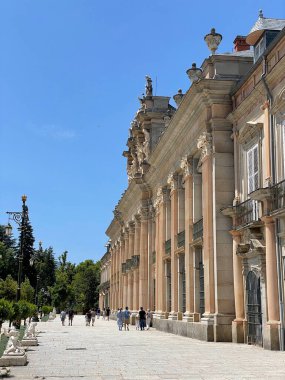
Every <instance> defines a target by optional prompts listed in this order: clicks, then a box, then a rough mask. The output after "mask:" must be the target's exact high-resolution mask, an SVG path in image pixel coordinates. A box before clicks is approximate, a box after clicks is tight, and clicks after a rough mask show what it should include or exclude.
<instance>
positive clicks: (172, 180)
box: [167, 173, 178, 320]
mask: <svg viewBox="0 0 285 380" xmlns="http://www.w3.org/2000/svg"><path fill="white" fill-rule="evenodd" d="M167 182H168V185H169V186H170V202H171V234H170V237H171V312H170V314H169V316H168V319H172V320H175V319H177V312H178V258H177V255H176V254H175V251H176V249H177V233H178V176H177V174H175V175H174V174H173V173H171V174H170V175H169V176H168V180H167Z"/></svg>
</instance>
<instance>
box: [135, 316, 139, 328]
mask: <svg viewBox="0 0 285 380" xmlns="http://www.w3.org/2000/svg"><path fill="white" fill-rule="evenodd" d="M135 324H136V330H139V329H140V315H139V311H138V312H137V313H136V316H135Z"/></svg>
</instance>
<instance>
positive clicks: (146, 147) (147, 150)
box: [143, 128, 150, 159]
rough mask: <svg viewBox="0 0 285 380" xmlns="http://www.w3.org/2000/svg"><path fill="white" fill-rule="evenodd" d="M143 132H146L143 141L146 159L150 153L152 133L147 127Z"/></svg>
mask: <svg viewBox="0 0 285 380" xmlns="http://www.w3.org/2000/svg"><path fill="white" fill-rule="evenodd" d="M143 133H144V143H143V147H144V154H145V157H146V159H148V156H149V154H150V133H149V131H148V130H147V129H145V128H144V129H143Z"/></svg>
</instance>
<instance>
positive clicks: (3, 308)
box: [0, 299, 13, 335]
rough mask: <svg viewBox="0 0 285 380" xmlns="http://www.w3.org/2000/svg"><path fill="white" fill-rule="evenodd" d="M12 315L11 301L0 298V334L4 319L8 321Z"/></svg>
mask: <svg viewBox="0 0 285 380" xmlns="http://www.w3.org/2000/svg"><path fill="white" fill-rule="evenodd" d="M12 315H13V305H12V303H11V302H9V301H7V300H4V299H0V335H1V328H2V324H3V322H5V321H8V320H9V319H10V318H11V317H12Z"/></svg>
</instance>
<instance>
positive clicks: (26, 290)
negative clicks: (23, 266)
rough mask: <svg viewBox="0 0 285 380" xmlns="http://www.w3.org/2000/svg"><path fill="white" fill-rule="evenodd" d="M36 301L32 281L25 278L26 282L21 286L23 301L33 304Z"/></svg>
mask: <svg viewBox="0 0 285 380" xmlns="http://www.w3.org/2000/svg"><path fill="white" fill-rule="evenodd" d="M34 299H35V290H34V288H33V287H32V285H31V284H30V280H29V279H28V278H25V281H24V282H22V284H21V300H25V301H28V302H31V303H33V302H34Z"/></svg>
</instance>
